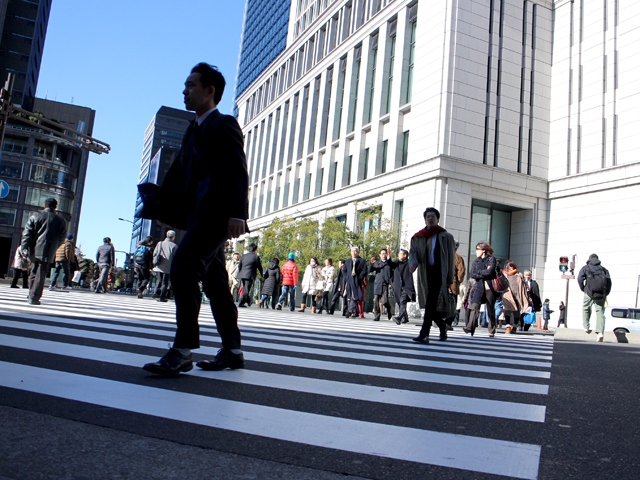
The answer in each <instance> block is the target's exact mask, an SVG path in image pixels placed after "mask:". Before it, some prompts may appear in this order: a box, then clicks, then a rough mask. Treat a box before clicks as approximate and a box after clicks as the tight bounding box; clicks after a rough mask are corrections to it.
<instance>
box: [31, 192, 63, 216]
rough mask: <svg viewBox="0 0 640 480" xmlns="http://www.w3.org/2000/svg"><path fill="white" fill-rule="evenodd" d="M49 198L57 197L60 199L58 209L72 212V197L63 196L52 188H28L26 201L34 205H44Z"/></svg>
mask: <svg viewBox="0 0 640 480" xmlns="http://www.w3.org/2000/svg"><path fill="white" fill-rule="evenodd" d="M47 198H55V199H56V200H57V201H58V211H59V212H64V213H71V210H72V208H71V207H72V205H73V201H72V200H71V199H70V198H67V197H63V196H62V195H60V194H59V193H54V192H52V191H51V190H42V189H39V188H27V191H26V195H25V200H24V202H25V203H26V204H27V205H33V206H34V207H42V206H43V205H44V201H45V200H46V199H47Z"/></svg>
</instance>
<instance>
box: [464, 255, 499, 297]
mask: <svg viewBox="0 0 640 480" xmlns="http://www.w3.org/2000/svg"><path fill="white" fill-rule="evenodd" d="M469 277H470V278H473V279H474V280H475V281H476V283H475V284H474V286H473V288H472V290H471V294H470V295H469V303H477V304H481V303H483V301H484V302H486V298H485V294H484V289H485V284H486V283H485V282H487V281H490V280H491V279H493V278H496V259H495V257H494V256H493V255H487V256H486V257H484V258H481V257H478V258H476V259H475V261H474V262H473V263H472V264H471V269H470V270H469Z"/></svg>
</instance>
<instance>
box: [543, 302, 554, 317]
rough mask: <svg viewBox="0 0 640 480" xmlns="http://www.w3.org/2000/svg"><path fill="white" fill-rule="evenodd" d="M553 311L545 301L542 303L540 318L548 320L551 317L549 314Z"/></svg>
mask: <svg viewBox="0 0 640 480" xmlns="http://www.w3.org/2000/svg"><path fill="white" fill-rule="evenodd" d="M553 312H554V310H551V308H549V304H548V303H545V304H543V305H542V319H543V320H549V319H550V318H551V314H552V313H553Z"/></svg>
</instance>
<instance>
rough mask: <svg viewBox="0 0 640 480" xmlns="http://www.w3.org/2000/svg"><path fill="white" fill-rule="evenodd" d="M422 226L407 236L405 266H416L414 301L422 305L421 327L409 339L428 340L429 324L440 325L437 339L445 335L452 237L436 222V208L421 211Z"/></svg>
mask: <svg viewBox="0 0 640 480" xmlns="http://www.w3.org/2000/svg"><path fill="white" fill-rule="evenodd" d="M423 216H424V222H425V225H426V227H425V228H423V229H422V230H420V231H419V232H417V233H416V234H414V235H413V237H411V249H410V250H409V268H410V270H411V273H413V272H414V271H416V270H418V305H419V306H420V308H424V319H423V322H422V328H421V329H420V333H419V334H418V336H417V337H415V338H414V339H413V341H414V342H418V343H429V333H430V332H431V325H432V324H433V322H435V323H436V325H437V326H438V328H439V329H440V340H442V341H444V340H446V339H447V324H446V323H445V321H444V317H446V315H447V310H448V305H449V288H450V286H451V284H452V283H453V273H454V262H455V248H456V247H455V241H454V239H453V235H451V234H450V233H449V232H447V231H446V230H445V229H444V228H443V227H441V226H440V225H439V223H440V212H439V211H438V210H437V209H436V208H433V207H429V208H427V209H426V210H425V211H424V214H423Z"/></svg>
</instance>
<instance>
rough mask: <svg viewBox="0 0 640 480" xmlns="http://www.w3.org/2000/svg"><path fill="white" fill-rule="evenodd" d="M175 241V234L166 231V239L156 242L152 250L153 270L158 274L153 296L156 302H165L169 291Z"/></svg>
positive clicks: (175, 246)
mask: <svg viewBox="0 0 640 480" xmlns="http://www.w3.org/2000/svg"><path fill="white" fill-rule="evenodd" d="M175 239H176V232H174V231H173V230H167V237H166V238H165V239H164V240H163V241H161V242H158V244H157V245H156V248H155V249H154V250H153V267H154V268H153V270H154V271H155V272H156V273H157V274H158V283H157V284H156V291H155V293H154V295H153V296H154V297H155V298H156V299H157V300H158V302H166V301H167V295H168V294H169V291H170V290H171V264H172V263H173V256H174V255H175V253H176V250H177V249H178V245H176V243H175Z"/></svg>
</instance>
